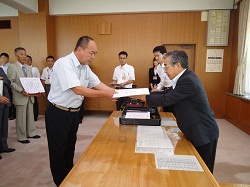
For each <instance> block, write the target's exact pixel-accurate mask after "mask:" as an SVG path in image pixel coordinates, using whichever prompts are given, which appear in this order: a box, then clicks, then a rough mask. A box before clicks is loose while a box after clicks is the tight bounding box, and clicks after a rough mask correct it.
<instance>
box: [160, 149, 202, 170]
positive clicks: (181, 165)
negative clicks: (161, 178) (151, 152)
mask: <svg viewBox="0 0 250 187" xmlns="http://www.w3.org/2000/svg"><path fill="white" fill-rule="evenodd" d="M155 165H156V168H157V169H167V170H184V171H200V172H201V171H203V169H202V167H201V165H200V163H199V162H198V160H197V158H196V157H195V156H193V155H173V156H168V155H166V154H162V153H156V154H155Z"/></svg>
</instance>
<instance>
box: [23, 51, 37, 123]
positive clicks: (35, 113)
mask: <svg viewBox="0 0 250 187" xmlns="http://www.w3.org/2000/svg"><path fill="white" fill-rule="evenodd" d="M26 64H27V65H29V66H31V68H32V69H31V71H32V76H33V77H36V78H39V79H40V72H39V69H38V68H37V67H35V66H33V65H32V57H31V56H29V55H27V60H26ZM38 108H39V107H38V99H37V97H36V96H34V104H33V110H34V120H35V121H37V118H38V114H39V110H38Z"/></svg>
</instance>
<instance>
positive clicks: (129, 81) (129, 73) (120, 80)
mask: <svg viewBox="0 0 250 187" xmlns="http://www.w3.org/2000/svg"><path fill="white" fill-rule="evenodd" d="M118 57H119V61H120V64H121V65H119V66H117V67H116V68H115V70H114V74H113V83H117V84H118V85H119V86H117V87H116V88H117V89H124V88H132V86H133V82H134V81H135V71H134V67H133V66H131V65H128V64H127V58H128V53H127V52H126V51H121V52H120V53H119V54H118ZM126 99H127V97H121V98H119V99H118V100H117V102H116V110H120V109H121V106H122V104H123V103H124V102H125V101H126Z"/></svg>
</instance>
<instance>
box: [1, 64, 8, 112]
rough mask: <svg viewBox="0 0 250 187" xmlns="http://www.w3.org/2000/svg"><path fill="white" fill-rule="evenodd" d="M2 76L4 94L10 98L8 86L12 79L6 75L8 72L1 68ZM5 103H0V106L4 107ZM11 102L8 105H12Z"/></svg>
mask: <svg viewBox="0 0 250 187" xmlns="http://www.w3.org/2000/svg"><path fill="white" fill-rule="evenodd" d="M0 77H3V83H4V85H3V96H5V97H7V98H8V99H10V96H9V92H8V87H10V81H9V79H8V77H7V76H6V74H5V73H4V70H3V69H2V68H0ZM4 105H5V104H3V103H0V108H3V107H4ZM10 105H11V104H10V103H8V104H7V106H10Z"/></svg>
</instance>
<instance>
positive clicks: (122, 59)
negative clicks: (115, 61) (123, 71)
mask: <svg viewBox="0 0 250 187" xmlns="http://www.w3.org/2000/svg"><path fill="white" fill-rule="evenodd" d="M119 59H120V60H124V59H127V58H119Z"/></svg>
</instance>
